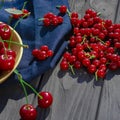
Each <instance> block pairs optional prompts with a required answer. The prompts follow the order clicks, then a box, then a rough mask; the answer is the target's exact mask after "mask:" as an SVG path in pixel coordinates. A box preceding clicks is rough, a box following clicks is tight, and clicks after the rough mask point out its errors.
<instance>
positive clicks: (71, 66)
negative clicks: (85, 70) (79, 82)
mask: <svg viewBox="0 0 120 120" xmlns="http://www.w3.org/2000/svg"><path fill="white" fill-rule="evenodd" d="M68 64H69V67H70V70H71V72H72V74H73V75H75V72H74V70H73V65H70V63H68Z"/></svg>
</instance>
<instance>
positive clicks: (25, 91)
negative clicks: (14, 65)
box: [14, 70, 28, 104]
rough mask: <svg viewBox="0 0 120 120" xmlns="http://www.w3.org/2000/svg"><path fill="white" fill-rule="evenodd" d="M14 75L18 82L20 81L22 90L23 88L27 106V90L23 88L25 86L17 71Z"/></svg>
mask: <svg viewBox="0 0 120 120" xmlns="http://www.w3.org/2000/svg"><path fill="white" fill-rule="evenodd" d="M14 73H15V74H16V75H17V77H18V80H19V81H20V83H21V85H22V88H23V90H24V93H25V98H26V103H27V104H28V94H27V90H26V88H25V85H24V84H23V81H24V80H23V79H22V75H21V74H20V73H19V72H18V71H17V70H14Z"/></svg>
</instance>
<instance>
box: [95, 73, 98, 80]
mask: <svg viewBox="0 0 120 120" xmlns="http://www.w3.org/2000/svg"><path fill="white" fill-rule="evenodd" d="M95 80H96V81H98V76H97V71H96V72H95Z"/></svg>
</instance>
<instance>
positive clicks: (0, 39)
mask: <svg viewBox="0 0 120 120" xmlns="http://www.w3.org/2000/svg"><path fill="white" fill-rule="evenodd" d="M0 41H1V42H2V45H3V48H4V51H5V54H4V55H5V58H8V56H7V51H6V47H5V44H4V42H3V40H2V38H1V37H0Z"/></svg>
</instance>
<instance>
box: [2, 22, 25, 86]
mask: <svg viewBox="0 0 120 120" xmlns="http://www.w3.org/2000/svg"><path fill="white" fill-rule="evenodd" d="M22 46H23V44H22V39H21V37H20V35H19V34H18V33H17V32H16V31H15V29H14V28H12V27H11V26H9V25H8V24H6V23H3V22H0V84H1V83H3V82H4V81H5V80H7V78H8V77H10V75H11V74H12V73H13V72H14V70H15V69H16V68H17V66H18V65H19V63H20V60H21V58H22V54H23V47H22Z"/></svg>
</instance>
